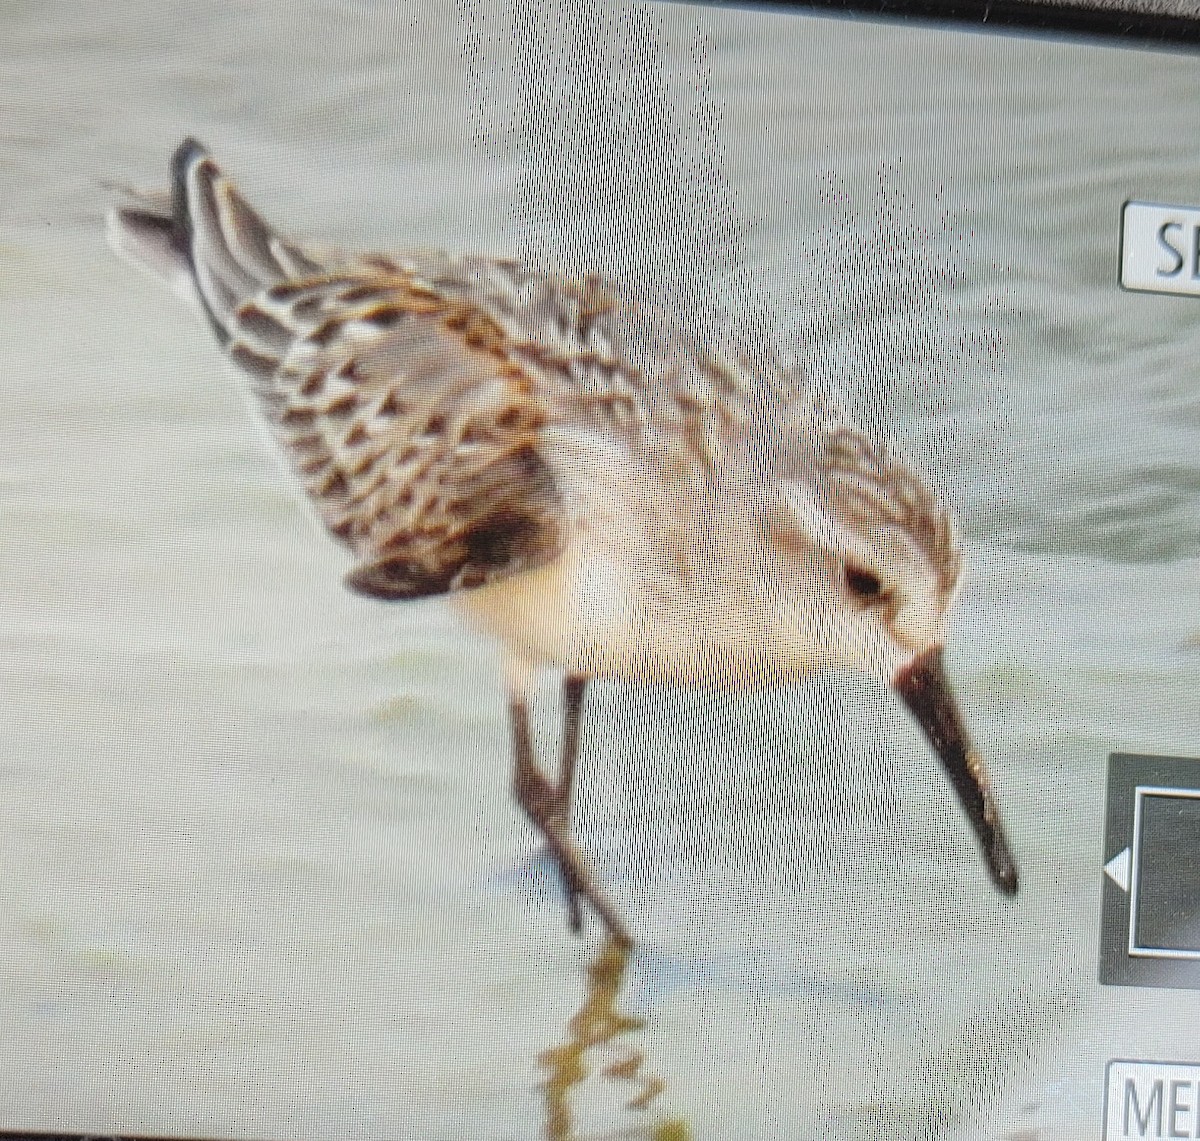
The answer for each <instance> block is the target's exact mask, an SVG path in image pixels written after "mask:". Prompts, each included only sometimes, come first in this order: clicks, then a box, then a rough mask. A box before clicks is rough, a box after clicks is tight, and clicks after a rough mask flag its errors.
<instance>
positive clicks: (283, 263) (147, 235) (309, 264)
mask: <svg viewBox="0 0 1200 1141" xmlns="http://www.w3.org/2000/svg"><path fill="white" fill-rule="evenodd" d="M126 197H127V201H126V202H125V203H123V204H122V205H119V206H117V207H116V208H115V209H114V210H113V211H112V213H111V214H110V215H109V224H108V233H109V241H110V243H111V244H112V246H113V248H114V249H115V250H116V251H117V252H118V253H120V254H121V255H122V256H124V257H126V258H127V259H128V260H130V261H132V262H134V263H135V264H136V265H138V266H139V267H141V268H142V269H144V270H146V271H147V272H149V273H151V274H152V275H153V276H155V277H158V278H160V279H161V280H163V281H165V282H166V283H167V284H168V285H170V286H171V287H172V289H174V291H175V292H176V293H179V294H181V295H183V296H185V297H188V298H190V299H192V300H195V301H198V302H199V303H200V305H201V307H202V308H203V310H204V312H205V313H206V315H207V316H208V319H209V321H210V322H211V324H212V326H213V329H214V330H215V332H216V334H217V337H218V339H219V340H220V341H221V343H222V344H228V342H229V340H230V335H231V328H232V327H233V326H234V325H235V323H236V318H237V311H238V309H239V308H240V307H241V306H242V305H243V304H244V303H245V302H246V301H248V300H249V299H250V298H252V297H254V296H256V295H257V294H259V293H261V292H263V290H265V289H269V288H270V287H271V286H273V285H279V284H281V283H283V282H285V281H289V280H294V279H295V278H298V277H310V276H312V275H313V274H314V273H317V272H320V269H321V267H320V266H319V265H318V263H316V262H314V261H312V260H311V259H310V258H308V257H307V256H305V254H304V253H303V252H301V250H300V249H299V248H298V247H296V246H295V245H293V244H292V243H291V242H288V241H286V240H284V239H283V238H281V237H280V236H279V235H278V234H276V233H275V232H274V231H273V230H272V229H271V228H270V226H268V225H267V223H266V222H264V221H263V219H262V218H261V217H260V216H259V215H258V214H257V213H256V212H255V211H254V210H252V209H251V208H250V206H249V205H248V204H247V203H246V201H245V199H244V198H243V197H242V196H241V194H239V193H238V190H237V188H236V187H235V186H234V185H233V183H232V181H231V180H230V179H229V178H227V177H226V176H225V174H224V173H222V171H221V168H220V167H219V166H218V165H217V163H216V161H215V160H214V159H213V157H212V156H211V155H210V154H209V153H208V151H207V150H206V149H205V148H204V146H202V145H201V144H200V143H198V142H197V141H196V140H195V139H190V138H189V139H185V140H184V141H183V142H182V143H181V144H180V145H179V147H178V148H177V149H176V151H175V154H174V156H173V157H172V159H171V190H170V191H166V192H158V193H150V194H145V193H138V192H131V191H127V192H126Z"/></svg>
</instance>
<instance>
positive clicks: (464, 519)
mask: <svg viewBox="0 0 1200 1141" xmlns="http://www.w3.org/2000/svg"><path fill="white" fill-rule="evenodd" d="M230 332H231V336H232V339H231V341H230V344H229V353H230V355H231V357H232V358H233V359H234V360H235V361H236V362H237V363H239V364H240V365H241V366H242V367H243V368H244V369H245V370H246V371H247V372H248V373H249V374H250V375H251V377H252V378H253V381H254V387H255V391H256V393H257V395H258V396H259V398H260V400H261V402H262V404H263V407H264V410H265V411H266V413H267V415H268V417H269V418H270V420H271V421H272V423H273V425H274V428H275V431H276V435H277V436H278V438H279V440H280V441H281V443H282V444H283V446H284V449H285V450H286V452H287V453H288V456H289V458H290V460H291V462H292V465H293V467H294V468H295V470H296V471H297V473H298V474H299V476H300V478H301V480H302V481H303V483H304V486H305V488H306V489H307V491H308V493H309V494H310V495H311V496H312V498H313V500H314V501H315V503H316V505H317V507H318V509H319V511H320V513H321V516H322V518H323V519H324V521H325V523H326V525H327V526H328V527H329V529H330V531H332V532H333V534H334V535H336V536H337V537H338V538H339V539H341V540H343V541H344V542H345V543H346V544H347V545H348V546H349V547H350V549H351V550H352V551H353V552H354V553H355V555H356V556H357V557H358V559H359V565H358V566H357V567H356V568H355V569H354V570H353V571H351V572H350V574H349V575H348V576H347V579H346V581H347V584H348V585H349V586H350V587H351V588H352V589H354V590H356V591H358V592H360V593H363V594H368V595H371V596H374V597H377V598H388V599H405V598H418V597H422V596H427V595H433V594H441V593H445V592H447V591H455V590H466V589H471V588H473V587H478V586H484V585H487V584H488V583H491V582H495V581H498V580H499V579H502V578H505V577H507V576H509V575H512V574H516V573H520V572H521V571H524V570H528V569H531V568H533V567H535V566H539V565H542V564H544V563H546V562H549V561H551V560H552V559H554V558H555V557H556V556H557V555H558V553H559V552H560V551H561V549H562V546H563V520H562V507H561V500H560V497H559V494H558V489H557V488H556V486H555V482H554V478H553V475H552V473H551V471H550V469H549V467H548V466H547V464H546V462H545V460H544V459H543V457H542V455H541V454H540V452H539V450H538V438H539V433H540V430H541V428H542V426H543V424H544V423H545V418H546V414H545V410H544V408H543V406H542V405H541V402H540V401H539V399H538V398H537V396H536V393H535V391H534V386H533V385H532V384H531V382H530V378H529V377H528V376H527V374H526V373H525V372H523V371H522V369H521V368H520V367H519V366H518V365H515V364H513V363H512V362H511V361H510V360H509V359H508V356H507V353H506V348H507V342H506V340H505V335H504V333H503V332H502V331H501V329H500V328H499V326H498V325H496V324H495V323H494V322H493V321H491V320H490V319H489V318H488V317H487V316H485V315H484V314H483V313H482V312H481V311H479V310H478V309H477V308H474V307H473V306H471V305H470V304H468V303H466V302H464V301H462V300H459V299H453V298H447V297H445V296H443V295H441V294H440V293H438V292H437V291H435V290H431V289H427V288H424V287H422V286H420V285H418V284H415V283H414V282H413V281H412V280H411V279H410V278H408V277H407V276H406V275H405V274H404V272H403V271H402V270H401V269H400V268H399V267H398V266H396V265H394V264H389V265H387V266H375V267H365V266H363V267H362V268H348V269H346V270H344V271H334V272H332V273H330V274H328V275H326V276H323V277H319V278H312V279H309V280H303V281H289V282H286V283H283V284H280V285H277V286H274V287H273V288H271V289H268V290H265V291H264V292H263V293H262V294H260V295H259V296H257V297H256V298H254V299H253V300H251V301H249V302H246V303H245V304H243V305H242V306H241V307H240V308H239V310H238V312H237V315H236V320H235V321H234V322H233V323H232V325H231V329H230Z"/></svg>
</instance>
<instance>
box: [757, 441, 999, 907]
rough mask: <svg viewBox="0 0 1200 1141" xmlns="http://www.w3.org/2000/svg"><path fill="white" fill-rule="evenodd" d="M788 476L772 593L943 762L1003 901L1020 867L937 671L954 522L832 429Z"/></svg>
mask: <svg viewBox="0 0 1200 1141" xmlns="http://www.w3.org/2000/svg"><path fill="white" fill-rule="evenodd" d="M812 445H813V450H812V451H811V452H809V453H808V454H807V456H806V459H805V462H804V464H803V465H801V466H798V467H797V469H796V470H794V471H792V472H790V473H787V474H785V476H784V478H782V479H781V481H780V484H779V487H780V489H781V492H782V502H781V504H780V510H779V511H777V512H776V513H775V514H774V516H773V527H774V531H773V533H772V534H771V535H770V536H769V539H770V542H771V544H772V546H773V547H774V548H775V550H776V551H777V552H779V553H780V554H781V555H782V556H783V558H782V559H781V565H782V566H783V567H785V568H786V571H785V573H786V575H787V578H788V579H790V580H791V581H792V582H793V583H801V582H802V583H804V584H805V585H804V588H803V589H787V586H786V583H785V584H782V585H783V586H784V589H783V590H782V591H781V592H780V593H781V596H782V597H783V598H784V599H785V603H784V605H785V606H786V607H788V608H790V609H791V610H793V611H794V613H791V614H789V615H788V617H787V620H788V621H789V622H790V623H794V624H797V626H798V627H807V628H808V630H809V631H810V632H811V636H812V637H813V638H814V640H816V641H818V642H819V643H820V644H821V645H822V646H823V647H824V649H825V651H826V652H827V654H828V655H829V657H830V658H831V659H832V660H833V661H834V662H836V663H839V664H841V665H845V666H848V667H851V668H855V669H865V670H867V671H868V672H870V673H872V674H874V675H875V676H876V677H878V678H879V679H880V680H881V681H883V682H884V683H885V684H887V685H888V686H890V687H891V688H892V689H893V690H894V691H895V692H896V694H897V695H898V696H899V697H900V699H901V700H902V701H903V702H904V704H905V705H906V706H907V707H908V709H909V711H910V712H911V713H912V715H913V717H914V718H915V719H916V721H917V723H918V724H919V725H920V727H921V729H922V731H923V732H924V734H925V736H926V737H927V738H928V740H929V742H930V744H931V745H932V746H933V749H934V751H935V752H936V753H937V755H938V757H939V759H940V760H941V762H942V765H943V766H944V768H945V770H946V773H947V775H948V776H949V778H950V782H951V784H952V785H953V786H954V790H955V792H956V793H957V795H958V797H959V800H960V801H961V803H962V805H963V808H964V809H965V811H966V813H967V816H968V817H969V819H970V821H971V825H972V827H973V828H974V830H975V833H976V835H977V836H978V838H979V841H980V844H981V845H982V847H983V851H984V856H985V859H986V860H987V864H988V869H989V871H990V873H991V876H992V879H993V881H994V882H995V884H996V886H997V887H998V888H999V889H1000V890H1001V891H1002V892H1004V893H1005V894H1007V895H1011V894H1014V893H1015V892H1016V890H1017V870H1016V865H1015V862H1014V861H1013V858H1012V855H1011V853H1010V851H1009V849H1008V844H1007V841H1006V840H1005V837H1004V832H1003V829H1002V827H1001V823H1000V818H999V813H998V810H997V807H996V804H995V800H994V798H993V796H992V791H991V787H990V785H989V782H988V779H987V773H986V771H985V769H984V766H983V762H982V760H981V759H980V757H979V754H978V753H977V752H976V750H975V747H974V745H973V744H972V742H971V740H970V737H969V735H968V733H967V730H966V726H965V724H964V722H963V719H962V715H961V713H960V712H959V708H958V703H957V701H956V700H955V698H954V694H953V692H952V691H951V689H950V686H949V682H948V680H947V678H946V673H945V669H944V667H943V645H944V640H945V633H946V629H945V626H946V621H945V619H946V614H947V611H948V610H949V608H950V606H951V604H952V603H953V601H954V598H955V596H956V594H957V591H958V587H959V583H960V580H961V577H962V555H961V550H960V547H959V543H958V537H957V532H956V528H955V525H954V521H953V518H952V517H951V515H950V513H949V512H948V511H947V510H946V509H945V508H943V507H942V506H941V505H940V504H939V503H938V501H937V499H936V497H935V495H934V494H933V492H932V490H931V489H930V488H929V487H928V486H927V485H926V484H925V483H924V481H922V480H921V478H920V477H919V476H918V475H917V474H916V473H915V472H913V471H912V470H911V469H910V468H908V467H907V466H906V465H904V464H903V463H901V462H900V461H898V460H896V459H894V458H893V457H891V456H890V455H889V454H888V453H887V451H886V449H885V448H884V447H883V446H882V445H880V444H878V443H876V442H874V441H872V440H870V439H868V438H867V437H866V436H864V435H863V434H861V433H859V432H858V431H856V430H854V429H852V428H849V427H846V426H839V427H837V428H835V429H833V430H829V431H827V432H824V433H822V434H820V435H819V436H818V437H816V438H815V439H814V440H813V441H812Z"/></svg>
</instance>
